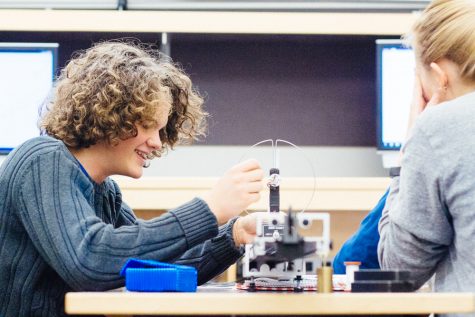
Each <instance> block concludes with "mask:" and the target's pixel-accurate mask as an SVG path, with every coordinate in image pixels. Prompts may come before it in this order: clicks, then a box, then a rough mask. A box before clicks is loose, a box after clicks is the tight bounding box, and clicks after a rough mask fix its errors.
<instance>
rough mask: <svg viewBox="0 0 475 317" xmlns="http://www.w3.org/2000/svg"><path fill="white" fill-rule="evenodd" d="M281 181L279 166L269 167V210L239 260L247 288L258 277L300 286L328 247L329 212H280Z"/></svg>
mask: <svg viewBox="0 0 475 317" xmlns="http://www.w3.org/2000/svg"><path fill="white" fill-rule="evenodd" d="M281 141H283V140H281ZM285 142H286V141H285ZM274 161H275V162H276V161H277V160H276V159H274ZM280 182H281V178H280V172H279V169H278V168H276V167H274V168H271V169H270V176H269V182H268V187H269V212H268V213H266V214H264V215H263V216H261V217H259V218H258V220H257V232H256V238H255V240H254V242H253V243H252V244H248V245H246V250H245V255H244V258H243V260H242V275H243V278H244V279H247V280H248V281H249V283H248V285H249V289H250V290H252V288H253V287H254V286H255V283H254V281H255V280H256V279H258V278H273V279H275V280H285V281H290V282H291V284H290V285H293V288H294V290H296V291H298V290H301V289H302V287H301V281H302V278H303V276H305V275H309V274H313V275H314V274H315V272H316V269H317V268H318V267H320V266H322V263H323V262H324V261H325V259H326V258H327V256H328V253H329V250H330V247H331V240H330V216H329V214H328V213H313V212H312V213H309V212H307V213H304V212H294V211H292V210H291V209H290V208H289V209H288V211H287V213H284V212H282V211H281V208H280V192H279V188H280Z"/></svg>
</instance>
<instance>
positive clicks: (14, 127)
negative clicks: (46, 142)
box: [0, 43, 58, 154]
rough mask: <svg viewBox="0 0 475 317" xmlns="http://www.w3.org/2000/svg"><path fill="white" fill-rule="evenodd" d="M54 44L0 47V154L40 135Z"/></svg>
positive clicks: (54, 63)
mask: <svg viewBox="0 0 475 317" xmlns="http://www.w3.org/2000/svg"><path fill="white" fill-rule="evenodd" d="M57 55H58V44H56V43H0V96H1V98H0V130H1V133H0V154H7V153H9V152H10V151H11V150H12V149H14V148H15V147H16V146H18V145H20V144H21V143H22V142H24V141H26V140H27V139H30V138H32V137H35V136H38V135H39V130H38V127H37V123H38V117H39V110H40V107H41V105H42V104H43V103H44V101H45V99H46V98H47V96H48V94H49V93H50V91H51V88H52V87H53V81H54V78H55V73H56V67H57Z"/></svg>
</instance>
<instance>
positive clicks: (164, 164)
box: [0, 145, 387, 177]
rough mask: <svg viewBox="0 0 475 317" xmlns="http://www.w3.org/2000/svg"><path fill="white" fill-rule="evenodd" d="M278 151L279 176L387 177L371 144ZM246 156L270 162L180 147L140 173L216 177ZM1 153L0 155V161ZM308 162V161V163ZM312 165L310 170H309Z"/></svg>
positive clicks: (264, 150) (241, 150) (234, 152)
mask: <svg viewBox="0 0 475 317" xmlns="http://www.w3.org/2000/svg"><path fill="white" fill-rule="evenodd" d="M301 149H302V150H299V149H295V148H283V149H281V150H279V154H280V155H279V156H280V160H279V168H280V169H281V174H282V175H284V174H285V175H288V176H294V177H298V176H312V175H313V174H315V175H316V176H317V177H379V176H383V177H384V176H387V172H386V170H385V169H384V168H383V166H382V163H381V157H380V156H379V155H378V154H376V149H375V148H372V147H302V148H301ZM250 157H255V158H257V159H258V160H259V161H261V162H262V165H263V167H264V168H265V169H268V168H269V167H270V166H271V165H273V152H272V149H271V148H269V147H258V148H253V149H250V148H249V147H246V146H197V145H195V146H182V147H178V148H177V149H175V150H173V151H170V152H169V153H168V154H167V155H166V156H164V157H162V158H160V159H155V160H153V161H152V164H151V166H150V167H149V168H148V169H145V171H144V176H177V177H187V176H196V177H200V176H202V177H204V176H220V175H221V174H223V173H224V172H225V171H226V170H227V169H228V168H229V167H231V166H232V165H234V164H236V163H238V162H240V161H242V160H244V159H246V158H250ZM4 159H5V156H0V164H1V163H2V162H3V161H4ZM309 161H310V162H311V163H309ZM310 165H312V166H313V169H314V172H312V167H310Z"/></svg>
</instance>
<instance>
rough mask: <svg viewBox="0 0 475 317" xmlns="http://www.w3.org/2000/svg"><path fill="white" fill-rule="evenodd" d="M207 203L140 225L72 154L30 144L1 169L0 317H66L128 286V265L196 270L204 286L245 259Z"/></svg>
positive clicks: (40, 142)
mask: <svg viewBox="0 0 475 317" xmlns="http://www.w3.org/2000/svg"><path fill="white" fill-rule="evenodd" d="M232 223H233V221H230V222H229V223H228V224H227V225H225V226H223V227H221V228H218V226H217V222H216V218H215V216H214V215H213V214H212V213H211V211H210V210H209V208H208V206H207V205H206V204H205V203H204V202H203V201H202V200H200V199H197V198H196V199H194V200H192V201H190V202H189V203H187V204H185V205H183V206H180V207H178V208H177V209H174V210H171V211H170V212H168V213H166V214H164V215H163V216H161V217H159V218H155V219H152V220H149V221H143V220H139V219H136V218H135V216H134V214H133V212H132V210H131V209H130V208H129V207H128V206H127V205H126V204H125V203H124V202H123V201H122V197H121V193H120V190H119V188H118V187H117V184H116V183H115V182H114V181H113V180H111V179H107V180H106V181H104V182H103V183H102V184H96V183H94V182H93V181H92V180H91V179H90V178H89V177H88V176H87V174H86V173H84V172H83V171H82V170H81V165H80V164H79V162H78V161H77V160H76V159H75V157H74V156H72V155H71V153H70V152H69V151H68V149H67V148H66V146H65V145H64V144H63V143H62V142H61V141H58V140H55V139H53V138H50V137H46V136H43V137H38V138H35V139H32V140H30V141H27V142H26V143H24V144H23V145H21V146H20V147H18V148H17V149H16V150H15V151H13V152H12V153H11V154H10V155H9V157H8V158H7V159H6V160H5V162H4V163H3V164H2V166H1V168H0V226H1V227H0V244H1V245H0V316H3V317H7V316H15V317H16V316H61V315H64V295H65V293H66V292H68V291H103V290H109V289H113V288H117V287H121V286H123V285H124V280H123V278H121V277H120V276H119V271H120V269H121V267H122V265H123V264H124V263H125V262H126V260H127V259H129V258H131V257H134V258H142V259H153V260H158V261H165V262H176V263H180V264H187V265H192V266H195V267H196V268H197V269H198V272H199V273H198V276H199V277H198V279H199V283H203V282H206V281H207V280H209V279H210V278H212V277H213V276H215V275H216V274H218V273H220V272H222V271H223V270H225V269H226V268H227V267H228V266H229V265H230V264H232V263H233V262H235V261H236V260H237V259H238V258H239V256H240V255H241V253H240V251H239V250H238V249H237V248H235V247H234V242H233V241H232V234H231V230H232Z"/></svg>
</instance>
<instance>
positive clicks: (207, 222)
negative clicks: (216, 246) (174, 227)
mask: <svg viewBox="0 0 475 317" xmlns="http://www.w3.org/2000/svg"><path fill="white" fill-rule="evenodd" d="M170 213H172V214H173V215H174V216H175V217H176V218H177V219H178V221H179V223H180V225H181V227H182V228H183V231H184V232H185V236H186V239H187V242H188V248H191V247H193V246H195V245H197V244H199V243H202V242H203V241H205V240H207V239H210V238H212V237H215V236H216V235H217V234H218V223H217V220H216V217H215V216H214V214H213V213H212V212H211V210H210V209H209V207H208V205H207V204H206V203H205V202H204V201H202V200H201V199H199V198H194V199H193V200H191V201H190V202H188V203H186V204H184V205H182V206H180V207H178V208H177V209H174V210H172V211H170Z"/></svg>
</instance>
